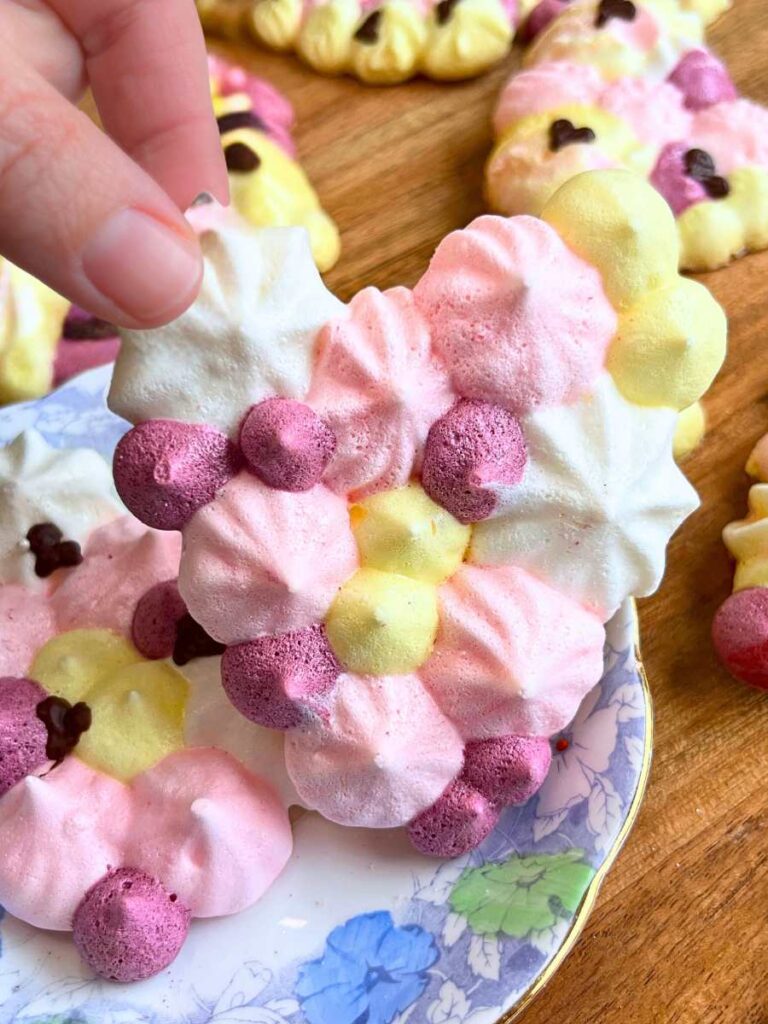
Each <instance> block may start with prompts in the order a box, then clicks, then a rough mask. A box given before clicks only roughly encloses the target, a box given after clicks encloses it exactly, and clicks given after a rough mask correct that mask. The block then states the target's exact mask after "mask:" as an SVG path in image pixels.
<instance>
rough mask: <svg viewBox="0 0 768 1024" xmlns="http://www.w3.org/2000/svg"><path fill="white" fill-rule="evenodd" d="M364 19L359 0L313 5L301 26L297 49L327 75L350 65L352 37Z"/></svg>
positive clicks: (344, 69) (343, 0)
mask: <svg viewBox="0 0 768 1024" xmlns="http://www.w3.org/2000/svg"><path fill="white" fill-rule="evenodd" d="M359 22H360V4H359V3H358V0H328V3H321V4H318V6H317V7H313V8H312V10H311V11H310V12H309V14H308V15H307V17H306V20H305V21H304V24H303V25H302V26H301V31H300V33H299V38H298V43H297V47H296V48H297V50H298V52H299V54H300V55H301V56H302V57H303V58H304V60H305V61H306V62H307V64H309V65H310V67H313V68H315V70H316V71H322V72H323V73H324V74H327V75H336V74H340V73H341V72H342V71H346V69H347V67H348V66H349V59H350V51H351V49H352V36H353V34H354V32H355V29H356V28H357V26H358V24H359Z"/></svg>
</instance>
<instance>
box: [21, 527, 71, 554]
mask: <svg viewBox="0 0 768 1024" xmlns="http://www.w3.org/2000/svg"><path fill="white" fill-rule="evenodd" d="M62 537H63V534H62V532H61V530H60V529H59V528H58V526H55V525H54V524H53V523H37V524H36V525H35V526H31V527H30V528H29V530H28V532H27V540H28V541H29V548H30V551H31V552H32V554H33V555H39V554H40V552H41V551H46V550H47V549H48V548H52V547H54V545H56V544H58V543H59V542H60V541H61V539H62Z"/></svg>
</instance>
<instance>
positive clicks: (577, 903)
mask: <svg viewBox="0 0 768 1024" xmlns="http://www.w3.org/2000/svg"><path fill="white" fill-rule="evenodd" d="M108 379H109V368H108V367H102V368H100V369H98V370H93V371H91V372H90V373H87V374H84V375H82V376H81V377H78V378H76V379H75V380H72V381H70V382H68V383H67V384H66V385H65V386H64V387H63V388H61V389H60V390H59V391H57V392H54V394H52V395H50V396H48V397H47V398H45V399H42V400H41V401H38V402H31V403H27V404H24V405H17V406H13V407H9V408H6V409H1V410H0V443H5V442H7V441H9V440H11V439H12V438H13V437H14V436H15V435H16V434H18V433H19V432H20V431H22V430H24V429H26V428H28V427H33V426H34V427H36V428H37V429H38V430H39V431H40V432H41V433H42V434H43V435H44V436H45V437H46V439H47V440H48V441H49V442H50V443H51V444H53V445H55V446H57V447H77V446H81V445H90V446H91V447H94V448H97V449H98V450H100V451H101V452H102V453H103V454H104V455H107V456H109V455H110V454H111V452H112V449H113V448H114V445H115V443H116V441H117V440H118V438H119V437H120V435H121V434H122V433H123V432H124V431H125V429H126V425H125V424H124V423H123V422H122V421H121V420H119V419H117V418H116V417H115V416H112V414H111V413H109V412H108V411H107V409H106V407H105V404H104V394H105V391H106V387H107V384H108ZM636 629H637V625H636V616H635V611H634V608H633V606H632V605H626V606H625V607H624V608H623V609H622V610H621V611H620V612H619V613H618V614H617V615H616V617H615V618H614V619H613V620H612V622H611V623H610V625H609V628H608V643H607V645H606V651H605V674H604V676H603V678H602V680H601V682H600V683H599V685H598V686H596V687H595V689H594V690H593V691H592V692H591V693H590V694H589V695H588V696H587V697H586V699H585V700H584V702H583V704H582V705H581V708H580V710H579V712H578V714H577V716H576V718H575V719H574V721H573V723H572V725H571V727H570V728H569V729H568V730H566V731H565V732H564V733H563V734H562V735H561V736H559V737H558V738H557V739H556V740H555V743H554V746H555V749H554V759H553V764H552V769H551V772H550V774H549V776H548V778H547V780H546V782H545V783H544V786H543V788H542V789H541V790H540V791H539V793H538V794H537V795H536V796H535V797H533V798H532V799H531V800H530V801H529V802H528V803H527V804H526V805H524V806H522V807H516V808H511V809H509V810H508V811H507V812H506V813H505V814H504V816H503V817H502V819H501V821H500V823H499V827H498V828H497V829H496V831H495V832H494V833H493V834H492V835H491V836H489V837H488V839H487V840H486V841H485V843H484V844H483V845H482V846H481V847H480V849H479V850H476V851H474V852H473V853H472V854H471V855H468V856H465V857H462V858H460V859H458V860H456V861H451V862H438V861H432V860H429V859H427V858H424V857H421V856H420V855H418V854H417V853H415V852H414V851H413V849H412V848H411V847H410V846H409V844H408V843H407V841H406V839H405V836H404V834H403V833H402V832H398V831H392V832H378V831H376V832H372V831H367V830H364V829H345V828H340V827H338V826H335V825H332V824H329V823H328V822H326V821H323V820H322V819H320V818H319V817H317V816H316V815H313V814H304V815H302V816H301V817H299V818H298V820H297V821H296V823H295V853H294V855H293V858H292V860H291V862H290V864H289V866H288V868H287V869H286V871H285V872H284V874H283V876H282V877H281V878H280V879H279V880H278V881H277V883H276V884H275V885H274V887H273V888H272V889H271V890H270V891H269V893H268V894H267V895H266V897H265V898H264V899H263V900H262V901H261V902H260V903H259V904H258V905H257V906H256V907H254V908H253V909H252V910H250V911H247V912H245V913H243V914H239V915H237V916H235V917H232V918H225V919H222V920H209V921H196V922H195V923H194V926H193V929H192V933H191V935H190V938H189V941H188V942H187V943H186V945H185V946H184V949H183V950H182V952H181V955H180V956H179V958H178V959H177V960H176V962H175V963H174V964H173V965H172V967H171V968H170V969H169V970H168V971H166V972H164V973H163V974H162V975H160V976H159V977H157V978H154V979H152V980H150V981H148V982H144V983H141V984H138V985H133V986H125V985H115V984H111V983H108V982H104V981H99V980H95V979H94V978H92V977H90V976H89V975H88V973H87V972H86V971H85V970H84V969H83V967H82V965H81V964H80V961H79V959H78V957H77V954H76V953H75V950H74V947H73V945H72V942H71V938H70V936H68V935H58V934H56V933H51V932H41V931H37V930H35V929H33V928H30V927H28V926H27V925H24V924H22V923H21V922H19V921H17V920H15V919H13V918H11V917H10V916H9V915H6V916H5V917H4V918H3V919H2V921H0V1024H22V1022H24V1024H138V1022H146V1024H495V1022H496V1021H499V1020H503V1021H504V1022H505V1024H506V1022H509V1021H511V1020H513V1019H514V1018H515V1017H517V1015H518V1014H519V1013H520V1012H522V1009H523V1008H524V1007H525V1006H526V1005H527V1004H528V1002H529V1000H530V999H531V998H532V997H533V996H534V995H535V993H536V992H537V991H538V990H539V989H540V988H541V987H542V986H543V985H544V984H545V983H546V981H547V980H548V979H549V978H550V977H551V976H552V974H553V972H554V971H555V970H556V968H557V966H558V965H559V964H560V962H561V961H562V960H563V958H564V957H565V955H566V954H567V952H568V951H569V949H570V948H571V947H572V945H573V943H574V942H575V940H576V938H577V936H578V934H579V932H580V930H581V928H582V927H583V924H584V921H585V919H586V917H587V914H588V913H589V910H590V909H591V906H592V904H593V903H594V900H595V897H596V894H597V889H598V887H599V884H600V882H601V880H602V878H603V876H604V875H605V873H606V871H607V870H608V868H609V867H610V865H611V863H612V862H613V859H614V858H615V856H616V854H617V852H618V850H619V848H620V846H621V844H622V842H623V840H624V838H625V837H626V835H627V832H628V831H629V829H630V827H631V825H632V822H633V821H634V818H635V815H636V813H637V810H638V807H639V804H640V801H641V799H642V795H643V790H644V787H645V782H646V778H647V775H648V768H649V763H650V754H651V738H652V737H651V731H652V726H651V710H650V701H649V694H648V689H647V684H646V681H645V677H644V674H643V670H642V666H641V664H640V663H639V661H638V660H637V655H636ZM1 914H2V911H0V915H1Z"/></svg>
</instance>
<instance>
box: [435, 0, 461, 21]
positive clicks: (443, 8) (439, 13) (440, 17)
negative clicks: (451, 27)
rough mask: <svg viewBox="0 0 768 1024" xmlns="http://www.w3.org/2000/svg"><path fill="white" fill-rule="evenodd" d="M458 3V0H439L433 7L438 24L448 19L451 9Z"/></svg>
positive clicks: (451, 12)
mask: <svg viewBox="0 0 768 1024" xmlns="http://www.w3.org/2000/svg"><path fill="white" fill-rule="evenodd" d="M458 3H459V0H440V3H439V4H438V5H437V7H436V8H435V18H436V19H437V24H438V25H444V24H445V23H446V22H447V21H450V18H451V15H452V14H453V9H454V7H456V5H457V4H458Z"/></svg>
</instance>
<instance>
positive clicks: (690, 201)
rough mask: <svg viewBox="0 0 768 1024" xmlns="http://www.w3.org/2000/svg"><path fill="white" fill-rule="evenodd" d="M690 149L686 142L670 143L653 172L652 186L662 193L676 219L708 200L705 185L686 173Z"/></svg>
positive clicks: (660, 155) (664, 149)
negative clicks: (687, 156)
mask: <svg viewBox="0 0 768 1024" xmlns="http://www.w3.org/2000/svg"><path fill="white" fill-rule="evenodd" d="M689 149H690V147H689V146H688V145H686V143H684V142H668V143H667V145H666V146H664V148H663V149H662V151H661V153H660V154H659V158H658V160H657V161H656V166H655V167H654V169H653V171H652V172H651V184H652V185H653V187H654V188H655V189H656V190H657V191H658V192H661V194H662V195H663V196H664V198H665V199H666V201H667V202H668V203H669V205H670V206H671V207H672V212H673V213H674V214H675V216H676V217H679V216H680V214H681V213H684V212H685V211H686V210H687V209H688V207H689V206H693V205H694V203H700V202H702V201H703V200H705V199H706V198H707V190H706V188H705V187H704V185H703V184H702V183H701V182H700V181H698V180H697V179H696V178H692V177H691V176H690V175H689V174H687V173H686V168H685V155H686V153H688V152H689Z"/></svg>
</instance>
